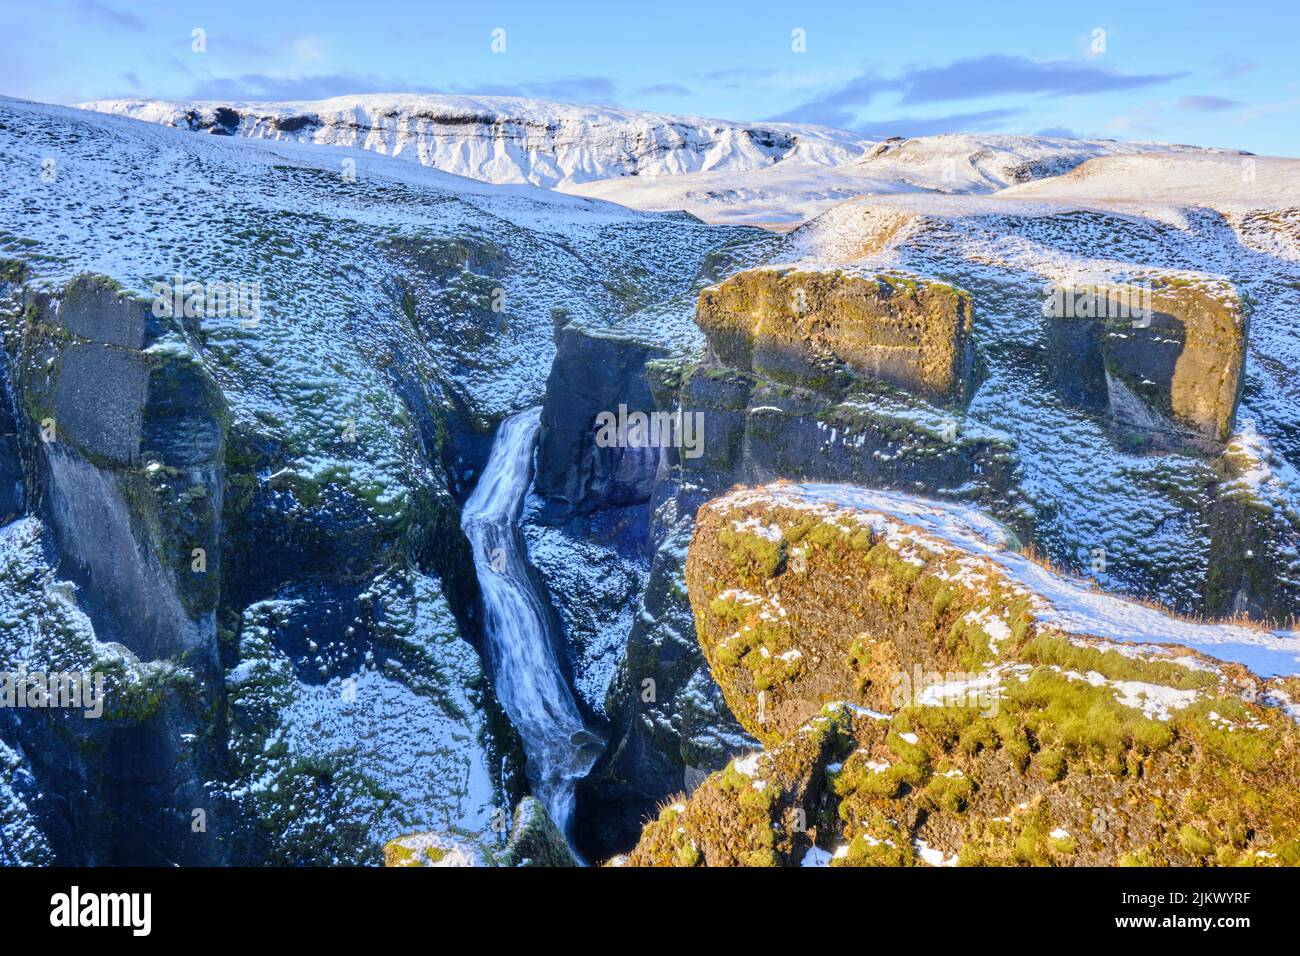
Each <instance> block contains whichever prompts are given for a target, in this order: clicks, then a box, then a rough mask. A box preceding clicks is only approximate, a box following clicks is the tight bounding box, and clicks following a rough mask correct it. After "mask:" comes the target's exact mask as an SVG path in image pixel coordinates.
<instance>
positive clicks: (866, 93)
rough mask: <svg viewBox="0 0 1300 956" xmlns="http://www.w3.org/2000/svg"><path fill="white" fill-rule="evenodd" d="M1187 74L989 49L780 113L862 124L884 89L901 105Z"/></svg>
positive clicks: (1134, 84)
mask: <svg viewBox="0 0 1300 956" xmlns="http://www.w3.org/2000/svg"><path fill="white" fill-rule="evenodd" d="M1183 75H1184V74H1181V73H1142V74H1133V73H1119V72H1117V71H1115V70H1110V69H1106V68H1104V67H1101V66H1099V65H1097V64H1094V63H1085V62H1077V61H1073V60H1031V59H1028V58H1026V57H1021V56H1008V55H1005V54H989V55H987V56H979V57H969V58H966V59H961V60H955V61H953V62H952V63H949V64H947V65H945V66H936V67H920V68H916V69H912V70H908V71H906V72H904V73H902V74H900V75H898V76H880V75H879V74H871V73H868V74H864V75H863V76H860V77H857V78H855V79H853V80H850V81H849V82H847V83H844V84H842V85H840V86H838V87H836V88H835V89H832V90H828V91H827V92H824V93H821V94H819V95H817V96H814V97H812V98H810V99H808V100H807V101H805V102H804V103H801V104H800V105H799V106H796V107H795V108H794V109H791V110H787V111H786V112H785V113H783V114H781V116H779V117H777V118H778V119H783V120H797V121H803V122H811V123H825V124H828V125H832V126H852V127H854V128H862V127H860V124H859V123H858V116H859V115H860V113H861V111H862V110H863V109H864V108H865V107H867V106H868V105H870V104H871V103H872V101H873V100H875V99H876V97H877V96H879V95H880V94H882V93H891V92H892V93H897V94H898V103H899V104H900V105H904V106H921V105H928V104H932V103H945V102H954V101H958V100H967V99H977V98H981V97H990V96H1025V95H1039V96H1044V95H1047V96H1051V95H1057V96H1070V95H1079V94H1096V93H1104V92H1110V91H1118V90H1131V89H1138V88H1141V87H1144V86H1152V85H1154V84H1157V83H1165V82H1168V81H1169V80H1173V79H1177V78H1178V77H1180V76H1183ZM997 112H998V111H996V110H987V111H983V113H973V114H967V115H970V116H973V117H978V116H981V115H984V114H991V113H997ZM917 122H929V121H928V120H918V121H917Z"/></svg>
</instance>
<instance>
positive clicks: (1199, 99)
mask: <svg viewBox="0 0 1300 956" xmlns="http://www.w3.org/2000/svg"><path fill="white" fill-rule="evenodd" d="M1244 105H1245V104H1244V103H1242V102H1241V100H1230V99H1227V98H1226V97H1222V96H1184V97H1183V98H1182V99H1180V100H1179V101H1178V107H1179V109H1184V110H1197V111H1198V112H1203V113H1221V112H1223V111H1224V110H1235V109H1236V108H1237V107H1239V106H1244Z"/></svg>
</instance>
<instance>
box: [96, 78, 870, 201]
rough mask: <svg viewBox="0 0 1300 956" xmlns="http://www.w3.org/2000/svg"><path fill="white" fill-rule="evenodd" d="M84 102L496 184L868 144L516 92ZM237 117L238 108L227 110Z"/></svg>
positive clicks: (818, 157)
mask: <svg viewBox="0 0 1300 956" xmlns="http://www.w3.org/2000/svg"><path fill="white" fill-rule="evenodd" d="M80 105H81V107H82V108H83V109H91V110H97V111H99V112H104V113H112V114H116V115H119V116H129V117H132V118H134V119H139V120H145V121H147V122H152V123H160V124H163V125H167V126H176V127H181V128H185V129H190V128H206V129H211V128H212V127H213V126H214V125H216V126H217V127H218V128H219V129H221V130H222V131H223V132H225V131H227V128H226V127H221V126H220V124H219V120H220V118H221V117H220V116H219V115H218V110H220V109H226V110H233V111H234V112H235V113H237V114H239V118H238V122H237V124H236V125H234V126H233V127H230V128H229V132H230V133H232V134H233V135H237V136H245V137H250V138H258V139H272V140H293V141H297V142H308V143H315V144H320V145H332V146H354V147H362V148H364V149H367V150H373V151H375V152H378V153H381V154H384V155H388V156H395V157H399V158H401V159H406V160H410V161H414V162H418V163H420V164H422V165H425V166H433V167H436V168H438V169H445V170H448V171H450V172H453V173H456V174H457V175H461V176H469V177H472V178H474V179H480V180H484V181H486V182H493V183H523V182H528V183H534V184H537V185H543V186H557V185H560V186H566V185H573V184H579V183H584V182H589V181H592V180H597V179H607V178H610V177H646V178H656V177H676V176H680V175H683V174H687V173H692V172H700V171H726V172H737V171H744V170H750V169H761V168H765V167H767V166H770V165H772V164H774V163H777V162H780V161H782V160H789V161H793V162H797V163H799V164H801V165H812V166H820V165H832V164H835V163H838V162H843V161H845V160H846V159H850V158H853V157H857V156H860V155H861V154H862V152H863V150H864V149H865V147H866V145H867V144H865V143H861V142H859V139H858V137H857V136H856V134H853V133H848V132H845V131H842V130H835V129H829V128H825V127H817V126H810V125H799V124H791V123H737V122H733V121H729V120H717V119H707V118H703V117H695V116H676V115H670V114H664V113H652V112H646V111H642V110H627V109H618V108H614V107H607V106H581V105H573V104H569V103H557V102H553V101H549V100H536V99H526V98H522V97H507V96H438V95H430V94H402V93H374V94H365V95H359V96H338V97H334V98H332V99H326V100H315V101H306V102H283V103H246V102H231V103H218V102H212V101H208V102H193V103H186V102H171V101H162V100H99V101H95V102H90V103H83V104H80ZM226 115H227V116H228V115H229V114H226Z"/></svg>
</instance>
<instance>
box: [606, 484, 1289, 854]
mask: <svg viewBox="0 0 1300 956" xmlns="http://www.w3.org/2000/svg"><path fill="white" fill-rule="evenodd" d="M998 540H1000V537H999V532H998V531H997V529H996V526H994V525H992V524H990V523H988V522H987V520H986V519H980V518H979V516H978V515H977V514H974V513H971V512H969V511H967V510H965V509H961V510H957V509H954V507H953V506H943V505H932V504H929V503H926V502H922V501H919V500H918V499H910V498H906V497H904V496H893V495H888V494H884V493H872V492H865V491H858V490H856V489H845V488H842V487H840V486H791V485H783V484H779V485H774V486H769V487H766V488H761V489H755V490H743V489H742V490H738V491H735V492H733V493H731V494H730V495H728V496H726V497H724V498H722V499H719V500H717V501H715V502H712V503H710V504H708V505H706V506H705V507H704V508H703V509H702V510H701V513H700V515H699V518H698V520H697V522H696V530H695V536H694V539H693V541H692V545H691V551H690V557H689V559H688V562H687V584H688V588H689V590H690V594H691V601H692V605H693V607H694V609H695V615H696V620H697V632H698V634H699V637H700V642H701V645H702V647H703V649H704V653H705V656H706V657H707V658H708V660H709V664H710V668H711V670H712V671H713V674H714V676H715V677H716V678H717V680H718V683H719V685H720V686H721V688H722V691H723V694H724V695H725V697H726V700H727V704H728V706H729V707H730V708H731V710H732V711H733V712H734V713H735V714H736V715H737V717H738V718H739V719H740V721H741V723H742V724H744V725H745V727H746V729H747V730H749V731H750V732H751V733H753V734H754V735H755V736H756V737H758V738H759V739H760V740H762V741H763V743H764V744H765V745H766V747H767V750H766V751H764V752H761V753H755V754H752V755H750V756H748V757H745V758H744V759H737V760H733V761H732V763H731V764H730V765H729V766H728V767H727V768H726V770H725V771H723V772H721V773H718V774H714V775H713V776H712V777H710V778H709V779H708V780H707V781H706V782H705V783H704V784H703V785H702V786H701V787H700V788H699V789H698V790H697V791H696V792H695V793H694V794H693V795H692V796H691V797H689V799H687V798H683V799H681V800H678V801H676V802H675V803H674V802H671V801H670V804H669V805H668V806H665V807H664V808H663V809H662V811H661V813H660V815H659V817H658V819H657V820H655V821H653V822H651V823H650V824H649V825H648V826H647V827H646V829H645V832H644V834H643V836H642V839H641V841H640V843H639V844H638V845H637V847H636V848H635V849H634V850H633V851H632V852H631V854H630V855H629V856H628V858H627V860H626V863H627V864H630V865H696V864H701V863H702V864H707V865H782V864H786V865H791V864H801V865H826V864H828V863H829V864H833V865H913V864H918V863H929V864H936V865H937V864H955V863H958V862H960V863H963V864H994V865H1003V864H1012V865H1014V864H1022V865H1023V864H1036V865H1044V864H1056V865H1109V864H1114V863H1120V862H1131V863H1170V864H1183V865H1189V864H1199V863H1221V864H1223V863H1247V864H1266V863H1283V864H1294V863H1296V862H1300V822H1297V821H1300V816H1297V811H1298V810H1300V805H1297V802H1296V801H1297V799H1298V798H1297V796H1296V793H1297V789H1296V782H1297V780H1300V730H1298V729H1297V725H1296V721H1295V717H1294V714H1293V712H1292V711H1293V710H1294V708H1293V707H1292V705H1291V704H1290V696H1289V695H1290V694H1291V693H1293V692H1294V691H1295V687H1294V686H1292V685H1291V683H1289V679H1288V680H1277V679H1274V680H1264V679H1261V678H1260V677H1258V676H1256V675H1254V674H1252V673H1251V672H1250V671H1248V670H1246V669H1245V668H1244V667H1241V666H1240V665H1224V664H1221V663H1219V662H1217V661H1214V660H1212V659H1210V658H1207V657H1204V656H1202V655H1200V654H1197V653H1195V652H1194V651H1192V650H1189V649H1187V648H1186V647H1174V646H1170V645H1159V644H1147V645H1129V644H1123V643H1120V642H1116V641H1115V640H1114V639H1113V637H1114V634H1113V633H1109V634H1108V633H1106V632H1107V631H1108V630H1112V631H1114V630H1121V629H1122V627H1123V625H1124V623H1125V622H1126V621H1129V620H1130V617H1129V616H1131V615H1139V616H1143V615H1146V616H1150V619H1149V620H1148V619H1145V618H1144V619H1142V620H1140V621H1139V620H1133V621H1132V623H1133V624H1135V625H1140V627H1139V629H1140V630H1142V631H1144V632H1145V633H1146V634H1148V635H1158V634H1161V633H1167V634H1171V635H1173V636H1175V637H1181V638H1184V639H1185V640H1187V641H1204V642H1205V644H1206V646H1211V645H1212V644H1213V643H1214V642H1215V641H1221V640H1234V639H1235V640H1240V641H1250V640H1252V639H1253V640H1256V641H1258V642H1259V643H1261V645H1267V644H1269V643H1270V641H1271V640H1272V639H1271V638H1269V637H1267V636H1265V635H1262V634H1260V633H1258V632H1251V631H1248V630H1247V629H1244V628H1243V629H1236V630H1233V629H1228V630H1214V631H1213V633H1211V632H1209V631H1200V630H1198V628H1213V627H1214V626H1211V625H1193V624H1189V623H1185V622H1181V621H1174V620H1170V619H1167V618H1165V619H1164V620H1163V621H1161V620H1160V617H1161V616H1160V614H1159V612H1155V611H1149V610H1147V609H1144V608H1140V607H1138V606H1135V605H1126V604H1125V603H1124V602H1122V601H1119V600H1118V599H1112V598H1101V597H1095V598H1093V599H1092V600H1093V601H1095V602H1096V603H1092V604H1089V603H1084V602H1079V603H1078V605H1077V606H1078V607H1079V608H1084V607H1087V608H1090V609H1091V614H1092V617H1091V618H1088V617H1087V616H1086V615H1087V614H1088V613H1089V612H1083V613H1080V612H1079V611H1077V610H1076V611H1075V613H1074V614H1073V615H1072V616H1070V617H1068V618H1067V617H1062V616H1061V615H1060V614H1059V613H1058V610H1059V609H1060V608H1061V607H1062V606H1067V605H1068V606H1071V607H1074V606H1075V604H1074V603H1072V601H1073V599H1072V598H1071V596H1072V595H1073V596H1075V597H1077V595H1078V593H1079V591H1076V590H1075V589H1076V588H1078V589H1080V590H1082V586H1081V585H1078V584H1074V583H1071V582H1068V581H1062V580H1061V579H1056V578H1054V576H1053V575H1052V574H1051V573H1050V572H1048V571H1045V570H1044V569H1043V568H1041V567H1039V566H1037V565H1034V564H1032V563H1031V562H1029V561H1027V560H1026V559H1024V558H1022V557H1021V556H1019V555H1015V554H1012V553H1010V552H1000V551H998V550H997V549H996V542H997V541H998ZM1001 540H1005V539H1001ZM1031 582H1033V583H1036V584H1037V585H1038V586H1039V587H1040V588H1041V589H1042V593H1039V592H1038V591H1037V590H1035V589H1033V588H1031V587H1030V586H1029V583H1031ZM1085 593H1086V592H1085ZM1067 620H1068V621H1069V623H1068V624H1066V623H1065V622H1066V621H1067ZM1147 639H1152V638H1151V637H1148V638H1147ZM1280 639H1281V640H1285V639H1284V638H1280Z"/></svg>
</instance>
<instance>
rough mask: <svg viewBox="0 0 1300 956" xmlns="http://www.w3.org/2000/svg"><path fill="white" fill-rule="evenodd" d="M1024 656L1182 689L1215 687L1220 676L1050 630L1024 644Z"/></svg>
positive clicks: (1104, 674)
mask: <svg viewBox="0 0 1300 956" xmlns="http://www.w3.org/2000/svg"><path fill="white" fill-rule="evenodd" d="M1022 656H1023V657H1024V659H1025V660H1027V661H1035V662H1038V663H1041V664H1054V665H1056V666H1057V667H1060V668H1061V669H1062V670H1068V671H1076V672H1077V673H1080V674H1086V673H1088V672H1089V671H1096V672H1097V673H1099V674H1101V675H1102V676H1103V677H1106V678H1109V679H1110V680H1117V681H1143V682H1145V683H1148V684H1163V685H1165V686H1167V687H1175V688H1178V689H1180V690H1202V689H1205V688H1211V687H1216V686H1217V685H1218V683H1219V676H1218V674H1217V673H1216V672H1214V671H1205V670H1193V669H1192V668H1190V667H1185V666H1183V665H1182V664H1176V663H1173V662H1172V661H1163V660H1143V659H1141V658H1135V657H1130V656H1128V655H1125V654H1121V653H1119V652H1118V651H1113V650H1107V651H1103V650H1100V649H1098V648H1094V647H1082V646H1080V645H1078V644H1075V643H1073V642H1071V641H1070V640H1069V639H1068V638H1065V637H1061V636H1058V635H1055V634H1051V633H1041V634H1039V635H1038V636H1037V637H1035V638H1034V639H1033V640H1032V641H1030V642H1029V644H1028V645H1027V646H1026V647H1025V649H1024V651H1023V652H1022Z"/></svg>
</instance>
